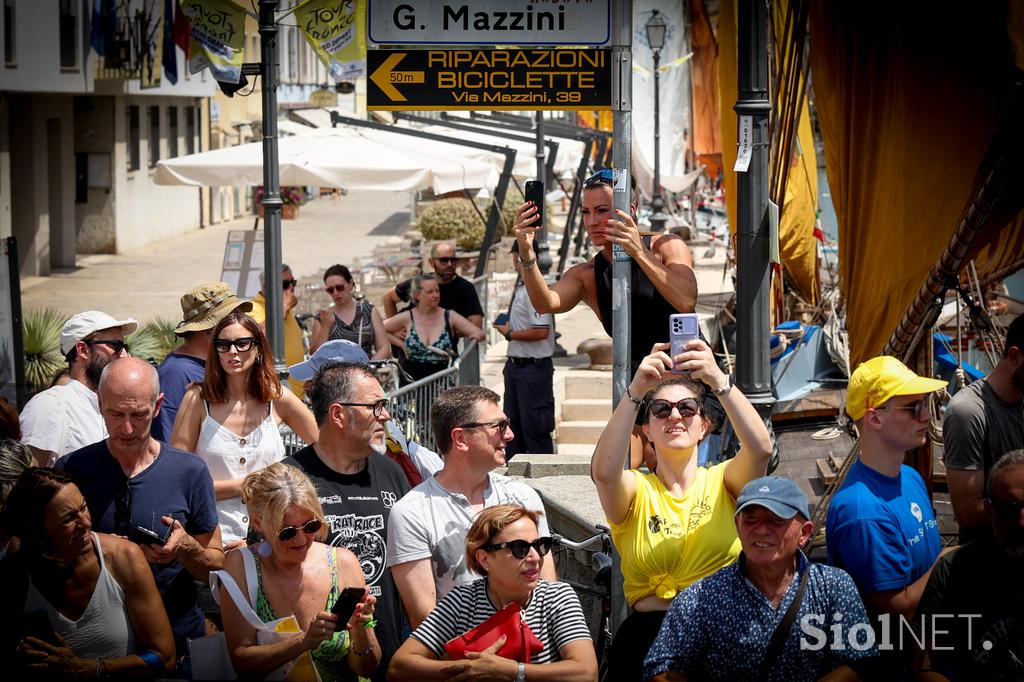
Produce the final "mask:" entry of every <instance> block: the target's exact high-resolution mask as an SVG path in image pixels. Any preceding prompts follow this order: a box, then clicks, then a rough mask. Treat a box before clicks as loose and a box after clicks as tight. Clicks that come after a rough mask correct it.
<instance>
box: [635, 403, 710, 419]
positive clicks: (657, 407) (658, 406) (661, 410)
mask: <svg viewBox="0 0 1024 682" xmlns="http://www.w3.org/2000/svg"><path fill="white" fill-rule="evenodd" d="M673 408H675V409H676V410H678V411H679V416H680V417H682V418H683V419H689V418H690V417H692V416H693V415H695V414H700V403H698V402H697V400H696V399H695V398H683V399H682V400H680V401H678V402H672V401H670V400H662V399H661V398H657V399H655V400H652V401H650V402H649V403H648V404H647V409H648V411H650V413H651V414H652V415H654V416H655V417H657V418H658V419H668V417H669V415H671V414H672V409H673Z"/></svg>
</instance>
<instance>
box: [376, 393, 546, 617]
mask: <svg viewBox="0 0 1024 682" xmlns="http://www.w3.org/2000/svg"><path fill="white" fill-rule="evenodd" d="M430 425H431V427H432V429H433V432H434V441H435V442H436V443H437V448H438V451H439V452H441V454H442V459H444V468H442V469H441V471H439V472H437V473H436V474H435V475H434V477H433V478H428V479H426V480H425V481H423V483H420V484H419V485H418V486H416V487H415V488H413V489H412V490H411V491H410V492H409V494H408V495H406V496H405V497H403V498H402V499H401V500H399V501H398V503H397V504H396V505H395V508H394V509H392V510H391V529H390V532H389V533H388V566H389V567H390V568H391V572H392V574H393V575H394V577H395V582H396V583H397V584H398V591H399V592H400V593H401V595H402V603H403V604H404V605H405V612H406V614H407V615H408V616H409V622H410V624H411V625H412V627H413V628H415V627H417V626H418V625H419V624H420V623H421V622H423V619H424V618H426V617H427V614H429V613H430V612H431V611H432V610H433V609H434V607H435V606H436V605H437V602H439V601H440V600H441V599H442V598H443V597H444V596H445V595H446V594H448V592H449V591H450V590H451V589H452V588H453V587H455V586H456V585H464V584H467V583H471V582H473V581H474V580H476V579H477V578H479V577H480V576H478V575H476V574H475V573H473V572H472V571H471V570H470V569H469V568H467V566H466V532H467V531H468V530H469V527H470V525H472V523H473V519H475V518H476V515H477V514H479V513H480V511H481V510H483V509H484V508H486V507H493V506H495V505H498V504H517V505H521V506H523V507H526V508H527V509H529V510H531V511H535V512H537V513H538V514H540V515H541V516H540V523H539V524H538V528H537V531H538V533H539V534H540V535H541V536H547V535H550V532H549V530H548V523H547V519H546V518H545V516H544V505H543V504H542V503H541V501H540V496H539V495H537V492H536V491H535V490H534V489H533V488H531V487H530V486H528V485H526V484H525V483H521V482H519V481H513V480H512V479H510V478H507V477H505V476H499V475H497V474H495V473H494V470H495V469H497V468H498V467H501V466H504V465H505V446H506V445H507V443H508V442H509V441H511V440H512V438H513V433H512V429H511V428H510V427H509V421H508V418H507V417H506V416H505V413H504V412H502V410H501V398H500V397H499V396H498V394H497V393H495V392H494V391H492V390H490V389H487V388H484V387H483V386H470V385H465V386H456V387H454V388H450V389H448V390H447V391H445V392H444V393H442V394H441V395H440V396H438V398H437V400H435V401H434V404H433V406H432V407H431V409H430ZM540 577H541V578H543V579H546V580H556V579H557V577H556V576H555V567H554V562H550V561H548V562H545V563H544V567H543V568H542V569H541V576H540Z"/></svg>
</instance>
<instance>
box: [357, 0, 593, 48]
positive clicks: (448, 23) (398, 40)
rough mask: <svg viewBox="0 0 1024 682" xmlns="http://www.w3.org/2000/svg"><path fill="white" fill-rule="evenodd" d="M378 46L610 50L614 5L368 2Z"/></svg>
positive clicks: (523, 0) (520, 0) (584, 1)
mask: <svg viewBox="0 0 1024 682" xmlns="http://www.w3.org/2000/svg"><path fill="white" fill-rule="evenodd" d="M367 2H368V5H367V12H366V13H367V36H368V38H369V42H371V43H376V44H377V45H607V44H608V43H609V41H610V40H611V17H612V12H611V4H612V3H611V0H575V2H569V1H568V0H563V1H562V2H558V1H557V0H554V1H551V0H544V1H538V0H462V1H461V2H460V1H458V0H405V2H402V3H396V2H394V0H367Z"/></svg>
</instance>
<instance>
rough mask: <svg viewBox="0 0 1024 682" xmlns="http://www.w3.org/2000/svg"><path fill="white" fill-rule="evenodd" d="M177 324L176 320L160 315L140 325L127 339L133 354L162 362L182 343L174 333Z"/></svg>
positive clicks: (144, 358)
mask: <svg viewBox="0 0 1024 682" xmlns="http://www.w3.org/2000/svg"><path fill="white" fill-rule="evenodd" d="M175 325H177V322H175V321H174V320H169V319H167V318H162V317H158V318H156V319H153V320H150V321H149V322H147V323H145V324H143V325H140V326H139V328H138V329H136V330H135V331H133V332H132V333H131V334H129V335H128V338H126V339H125V341H127V342H128V347H129V348H130V349H131V353H132V355H133V356H135V357H137V358H142V359H143V360H151V361H153V362H156V363H161V362H163V361H164V358H166V357H167V354H168V353H170V352H171V351H172V350H174V349H175V348H177V347H178V344H180V343H181V339H180V338H178V337H177V336H176V335H175V333H174V327H175Z"/></svg>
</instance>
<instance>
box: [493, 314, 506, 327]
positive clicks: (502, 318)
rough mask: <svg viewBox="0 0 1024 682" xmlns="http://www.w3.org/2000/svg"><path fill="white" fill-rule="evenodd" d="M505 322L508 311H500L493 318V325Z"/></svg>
mask: <svg viewBox="0 0 1024 682" xmlns="http://www.w3.org/2000/svg"><path fill="white" fill-rule="evenodd" d="M506 322H508V313H501V314H500V315H498V316H497V317H496V318H494V325H495V326H497V325H499V324H505V323H506Z"/></svg>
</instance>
